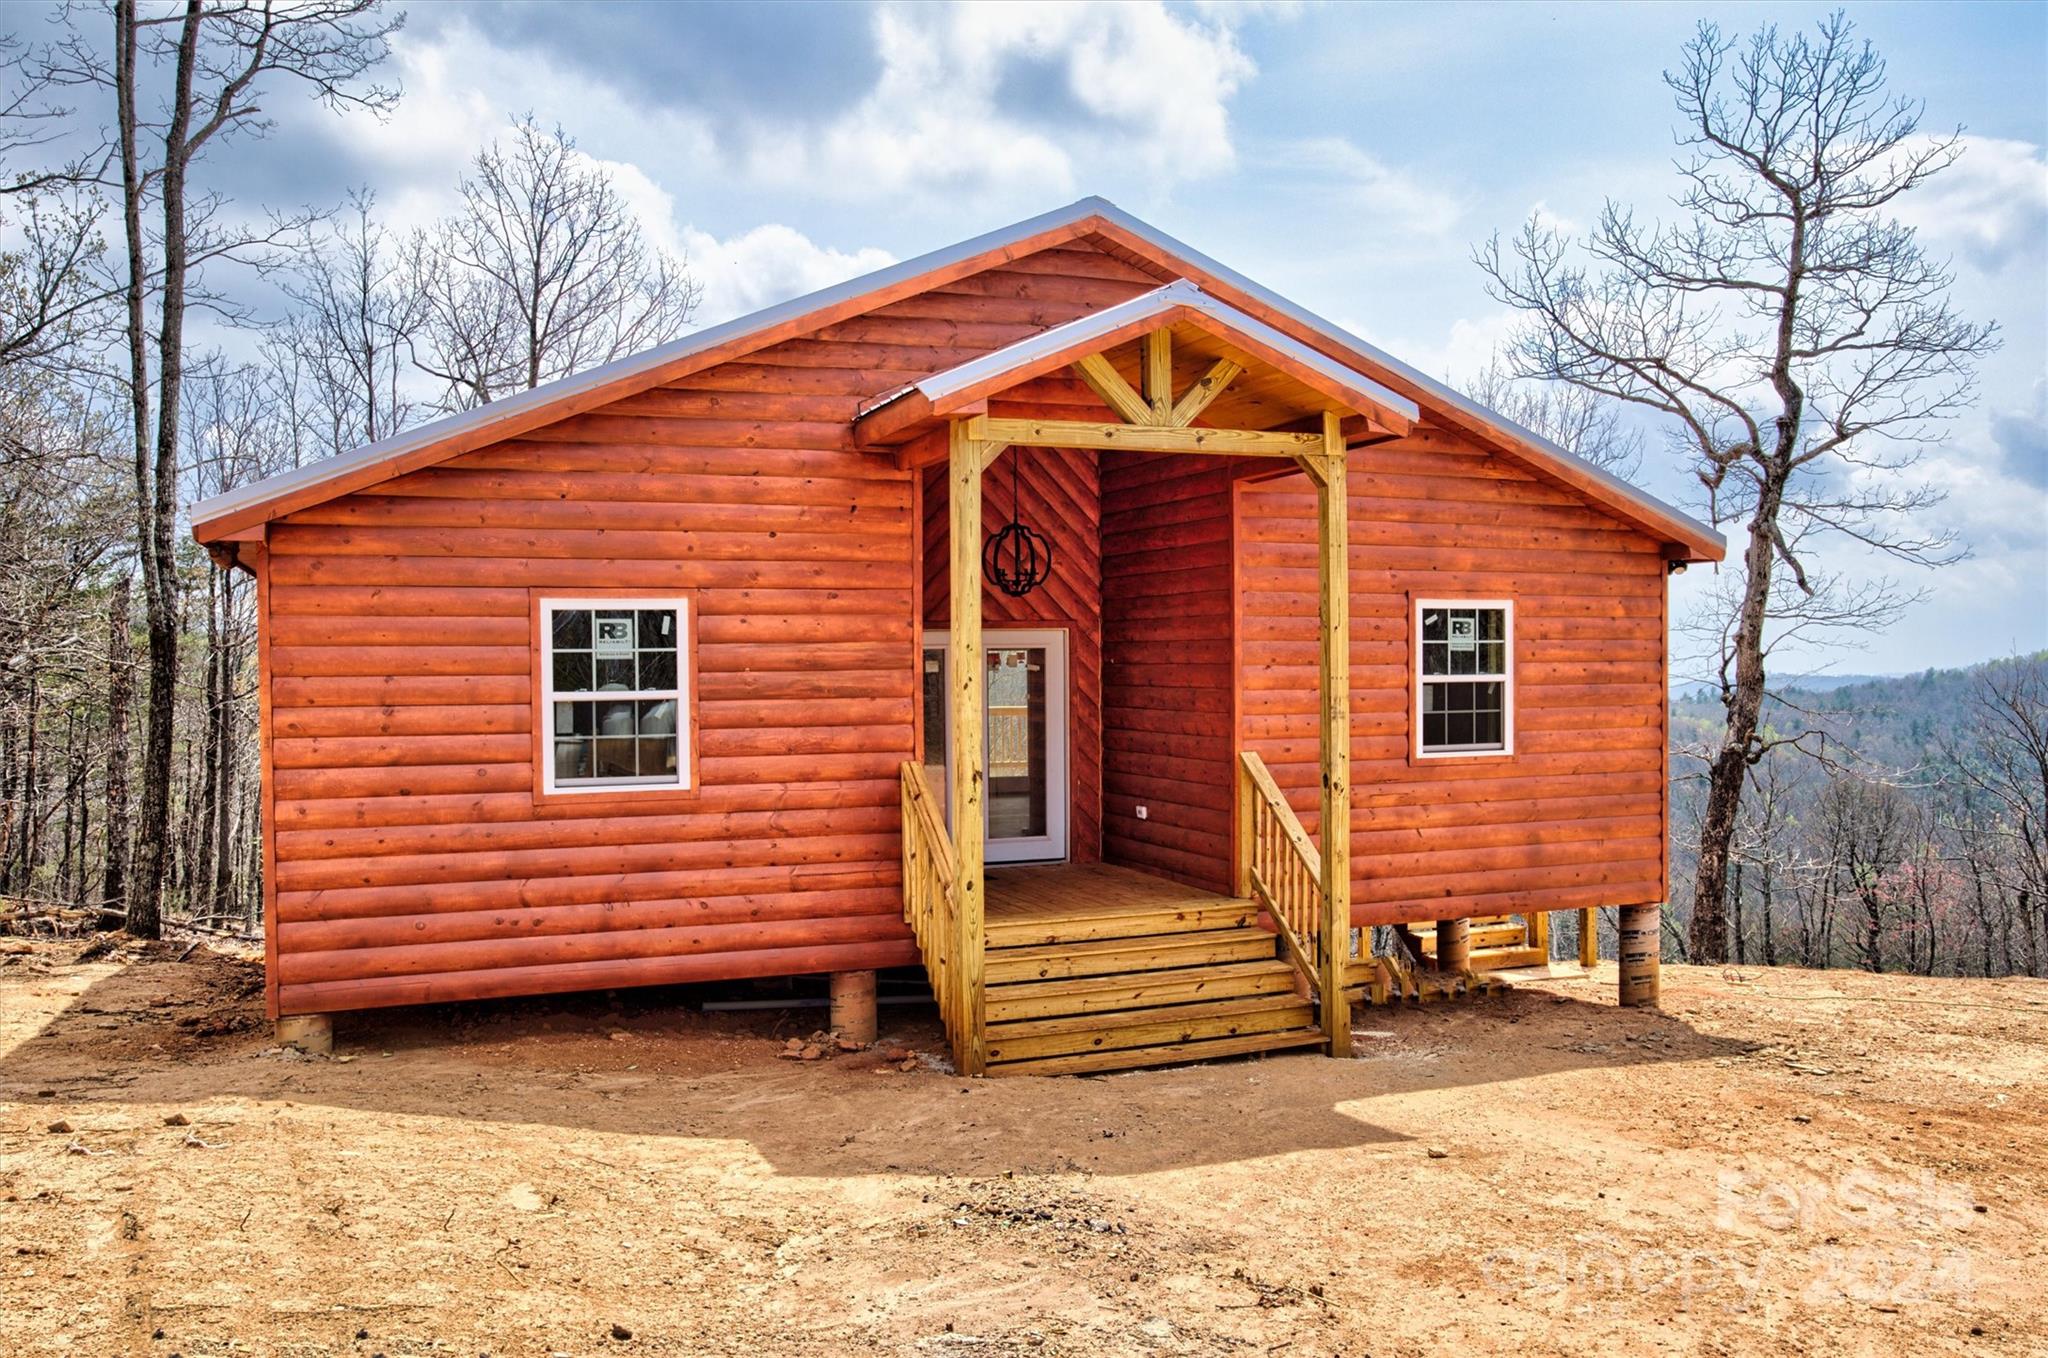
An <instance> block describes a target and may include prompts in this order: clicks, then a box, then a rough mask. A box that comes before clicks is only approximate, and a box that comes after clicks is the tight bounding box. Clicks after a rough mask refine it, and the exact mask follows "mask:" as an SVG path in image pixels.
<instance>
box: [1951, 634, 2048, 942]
mask: <svg viewBox="0 0 2048 1358" xmlns="http://www.w3.org/2000/svg"><path fill="white" fill-rule="evenodd" d="M1973 706H1974V709H1975V710H1974V712H1973V714H1972V719H1971V722H1970V729H1969V734H1968V739H1969V742H1970V748H1969V749H1968V750H1966V751H1965V752H1963V753H1962V754H1961V756H1960V757H1959V760H1958V763H1959V767H1960V769H1961V777H1962V779H1963V781H1964V783H1965V784H1966V785H1967V786H1968V787H1969V788H1970V789H1971V790H1973V791H1974V792H1975V793H1976V794H1977V795H1978V797H1979V798H1981V799H1982V800H1983V801H1984V802H1985V803H1988V805H1989V806H1990V807H1991V808H1993V809H1994V812H1995V815H1994V816H1993V817H1989V818H1986V821H1985V822H1984V823H1983V824H1982V826H1981V828H1982V830H1983V831H1984V833H1985V834H1986V835H1987V836H1988V837H1992V838H1994V839H1995V840H1997V841H2002V847H2003V849H2004V852H2003V853H1997V854H1994V855H1993V858H1994V861H1996V862H1998V863H2000V864H2001V867H2002V872H2001V875H2002V876H2004V877H2005V879H2006V880H2005V882H2004V883H2003V886H2004V888H2005V890H2006V891H2008V892H2010V893H2011V894H2012V897H2013V899H2014V900H2015V902H2016V906H2017V908H2016V909H2015V910H2013V912H2012V915H2013V919H2014V922H2015V923H2017V924H2018V925H2019V928H2020V930H2021V934H2020V957H2021V964H2022V965H2023V966H2024V967H2025V968H2026V970H2027V973H2028V974H2029V975H2032V976H2039V975H2040V974H2041V964H2042V960H2043V958H2042V952H2043V948H2044V942H2043V925H2044V923H2048V661H2044V660H2043V659H2042V658H2040V657H2038V656H2035V657H2028V658H2024V659H2018V660H2012V661H2008V662H2005V663H2003V664H1998V665H1992V666H1988V667H1987V668H1986V669H1985V670H1984V672H1983V674H1982V675H1981V676H1979V678H1978V681H1977V692H1976V695H1975V699H1974V703H1973ZM2008 946H2010V945H2009V944H2008ZM2008 965H2009V964H2008Z"/></svg>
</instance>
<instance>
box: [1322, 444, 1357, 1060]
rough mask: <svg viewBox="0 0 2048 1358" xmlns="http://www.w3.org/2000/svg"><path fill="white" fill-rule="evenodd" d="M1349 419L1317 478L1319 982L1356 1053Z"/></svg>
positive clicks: (1339, 1031)
mask: <svg viewBox="0 0 2048 1358" xmlns="http://www.w3.org/2000/svg"><path fill="white" fill-rule="evenodd" d="M1343 426H1344V422H1343V417H1342V416H1340V415H1339V414H1337V412H1335V411H1330V410H1326V411H1324V412H1323V449H1322V458H1321V462H1322V474H1321V475H1320V476H1318V477H1317V478H1316V566H1317V580H1318V583H1319V585H1320V591H1321V595H1322V599H1321V613H1322V624H1323V625H1322V675H1321V679H1322V682H1321V685H1320V687H1321V691H1322V709H1323V710H1322V722H1321V731H1322V764H1323V807H1322V812H1323V815H1322V826H1323V846H1322V847H1323V921H1322V935H1323V956H1322V961H1321V967H1322V976H1321V977H1320V978H1319V983H1318V987H1317V988H1318V989H1320V990H1321V991H1322V997H1323V1006H1322V1007H1323V1035H1324V1036H1325V1038H1327V1039H1328V1042H1329V1052H1330V1055H1332V1056H1349V1055H1351V1004H1350V1001H1349V1000H1347V999H1346V998H1345V995H1344V987H1345V984H1346V983H1347V982H1348V981H1349V980H1350V976H1349V975H1348V973H1349V971H1350V967H1351V507H1350V498H1349V493H1348V490H1347V487H1346V480H1347V478H1346V475H1345V467H1344V454H1345V444H1344V427H1343Z"/></svg>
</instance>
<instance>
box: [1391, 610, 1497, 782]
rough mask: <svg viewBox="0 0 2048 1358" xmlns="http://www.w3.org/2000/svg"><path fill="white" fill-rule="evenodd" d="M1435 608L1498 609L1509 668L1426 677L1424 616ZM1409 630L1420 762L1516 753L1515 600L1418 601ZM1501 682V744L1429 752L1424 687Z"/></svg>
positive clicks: (1416, 747)
mask: <svg viewBox="0 0 2048 1358" xmlns="http://www.w3.org/2000/svg"><path fill="white" fill-rule="evenodd" d="M1432 608H1498V609H1500V610H1501V616H1502V621H1503V622H1505V623H1506V624H1507V633H1508V634H1507V646H1506V653H1507V667H1506V672H1505V673H1504V674H1501V675H1498V676H1496V675H1491V674H1470V675H1467V674H1456V675H1444V674H1435V675H1427V676H1425V675H1424V674H1423V672H1422V615H1423V613H1424V612H1425V611H1427V610H1428V609H1432ZM1408 630H1409V632H1410V634H1411V635H1412V636H1413V638H1414V640H1413V643H1412V646H1411V648H1410V650H1409V653H1408V664H1409V668H1410V670H1411V672H1412V673H1413V675H1414V683H1413V687H1414V690H1415V692H1414V695H1413V698H1412V700H1411V702H1410V708H1411V710H1410V712H1409V714H1408V720H1409V723H1410V725H1411V726H1412V727H1413V729H1414V732H1415V736H1414V741H1413V749H1414V754H1415V757H1416V758H1417V759H1499V758H1502V757H1503V756H1506V755H1511V754H1513V753H1514V752H1515V601H1514V600H1512V599H1417V600H1416V601H1415V611H1414V613H1413V615H1412V616H1411V617H1410V618H1409V619H1408ZM1495 678H1498V679H1499V680H1500V684H1501V695H1500V722H1501V725H1500V735H1501V743H1500V744H1499V745H1498V746H1490V747H1488V748H1486V749H1483V750H1426V749H1424V748H1423V747H1422V692H1423V685H1424V684H1427V683H1432V682H1441V681H1443V680H1446V679H1449V680H1453V681H1464V680H1467V679H1470V680H1474V681H1477V682H1481V683H1484V682H1486V681H1488V680H1491V679H1495Z"/></svg>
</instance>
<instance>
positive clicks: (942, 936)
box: [903, 763, 982, 1073]
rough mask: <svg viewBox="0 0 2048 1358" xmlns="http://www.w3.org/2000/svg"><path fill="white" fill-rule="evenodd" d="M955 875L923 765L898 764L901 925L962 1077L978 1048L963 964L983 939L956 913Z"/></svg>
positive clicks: (975, 1007) (970, 981)
mask: <svg viewBox="0 0 2048 1358" xmlns="http://www.w3.org/2000/svg"><path fill="white" fill-rule="evenodd" d="M958 882H959V872H958V869H957V866H956V864H955V862H954V858H953V841H952V839H951V838H950V837H949V836H948V835H947V834H946V818H945V816H944V814H942V813H941V811H940V810H939V801H938V798H937V797H936V796H935V795H934V794H933V792H932V785H931V782H930V780H929V779H927V778H926V777H925V775H924V766H923V765H921V764H915V763H905V764H904V765H903V922H904V923H905V924H908V925H909V926H910V928H911V932H912V933H914V934H916V936H917V947H918V951H919V953H921V954H922V955H923V957H924V971H925V976H926V978H927V979H928V980H929V981H930V982H931V987H932V997H933V998H934V999H935V1000H937V1001H938V1006H939V1019H940V1021H941V1022H943V1023H944V1024H945V1026H946V1037H947V1039H948V1041H949V1042H950V1043H951V1045H952V1049H953V1066H954V1068H955V1069H956V1070H959V1071H961V1072H962V1073H974V1071H973V1066H974V1064H975V1057H976V1055H977V1053H978V1052H979V1049H980V1045H981V1044H980V1042H979V1041H978V1038H979V1037H980V1033H979V1032H978V1031H976V1030H977V1029H978V1028H979V1027H980V1022H981V1020H980V1015H981V1006H980V1005H979V1004H977V1003H975V999H976V997H975V996H974V995H973V994H972V993H971V991H970V987H971V986H972V985H974V984H975V980H974V973H975V971H977V970H978V968H975V969H970V968H969V967H968V966H966V965H965V963H966V960H967V958H968V956H969V955H970V949H971V950H972V951H973V952H974V953H979V952H980V950H981V947H982V939H981V937H980V933H979V931H978V930H976V931H975V936H974V937H972V938H970V937H968V932H969V929H968V922H967V920H966V918H965V915H964V913H963V912H962V911H961V909H960V898H959V888H958Z"/></svg>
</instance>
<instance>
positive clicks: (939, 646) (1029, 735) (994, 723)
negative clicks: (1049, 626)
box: [923, 629, 1067, 863]
mask: <svg viewBox="0 0 2048 1358" xmlns="http://www.w3.org/2000/svg"><path fill="white" fill-rule="evenodd" d="M982 663H983V664H984V666H985V667H986V669H985V672H984V675H983V683H982V693H983V698H984V701H985V702H986V703H987V709H986V711H985V712H984V713H983V717H982V737H983V746H982V749H983V758H984V759H985V760H986V761H987V762H986V765H985V767H986V768H987V770H988V795H987V797H986V798H985V799H984V802H983V809H984V812H985V822H984V823H985V825H986V833H987V835H988V848H987V859H988V861H989V862H991V863H1043V862H1054V861H1058V860H1060V859H1064V858H1065V857H1066V856H1067V634H1066V633H1065V632H1057V631H1033V632H1022V631H1010V630H994V629H992V630H989V631H986V632H984V633H983V634H982ZM952 665H953V656H952V653H951V648H950V646H949V638H948V636H947V634H946V633H944V632H926V633H925V635H924V676H923V679H924V766H925V774H926V776H927V777H928V778H929V779H930V781H931V785H932V789H933V791H935V792H937V793H938V794H939V800H940V801H941V803H943V804H944V805H945V806H946V808H947V814H948V815H949V816H950V815H951V807H952V796H951V793H950V791H949V790H948V785H947V779H948V777H949V775H950V773H951V770H952V748H953V731H952V722H951V712H952V704H951V702H950V701H949V695H950V692H951V690H950V688H949V685H948V679H949V677H950V675H951V673H952Z"/></svg>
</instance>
